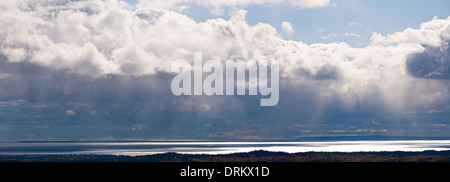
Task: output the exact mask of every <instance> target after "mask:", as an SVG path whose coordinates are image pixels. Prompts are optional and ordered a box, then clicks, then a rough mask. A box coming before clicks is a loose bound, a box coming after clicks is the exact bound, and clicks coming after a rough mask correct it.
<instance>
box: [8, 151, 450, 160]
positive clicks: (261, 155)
mask: <svg viewBox="0 0 450 182" xmlns="http://www.w3.org/2000/svg"><path fill="white" fill-rule="evenodd" d="M0 162H450V151H423V152H348V153H347V152H301V153H293V154H289V153H284V152H268V151H253V152H248V153H233V154H220V155H207V154H178V153H172V152H170V153H163V154H154V155H143V156H117V155H84V154H81V155H78V154H55V155H0Z"/></svg>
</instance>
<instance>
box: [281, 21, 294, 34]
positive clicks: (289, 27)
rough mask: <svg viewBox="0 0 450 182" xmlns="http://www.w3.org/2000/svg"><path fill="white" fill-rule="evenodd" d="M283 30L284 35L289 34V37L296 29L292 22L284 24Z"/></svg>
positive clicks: (282, 24)
mask: <svg viewBox="0 0 450 182" xmlns="http://www.w3.org/2000/svg"><path fill="white" fill-rule="evenodd" d="M281 29H283V32H284V33H287V34H289V35H290V34H293V33H294V28H292V24H291V23H290V22H286V21H284V22H282V23H281Z"/></svg>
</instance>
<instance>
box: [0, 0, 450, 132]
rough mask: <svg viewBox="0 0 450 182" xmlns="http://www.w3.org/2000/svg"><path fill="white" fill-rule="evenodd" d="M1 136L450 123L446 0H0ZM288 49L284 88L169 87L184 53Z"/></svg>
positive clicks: (259, 54) (419, 128)
mask: <svg viewBox="0 0 450 182" xmlns="http://www.w3.org/2000/svg"><path fill="white" fill-rule="evenodd" d="M0 9H1V12H2V13H1V14H0V16H1V18H0V140H155V139H211V140H226V139H241V140H251V139H257V140H280V139H281V140H284V139H286V140H289V139H296V138H301V137H316V136H371V135H382V136H439V137H450V125H449V124H450V120H449V118H450V97H449V96H450V94H449V89H450V81H449V80H450V56H449V55H450V49H449V45H448V43H449V41H450V17H449V16H450V13H449V12H450V2H448V1H444V0H436V1H419V0H418V1H406V0H397V1H387V0H380V1H368V0H341V1H339V0H316V1H313V0H241V1H238V0H230V1H224V0H217V1H208V0H129V1H122V0H120V1H118V0H106V1H89V0H81V1H69V0H47V1H36V0H22V1H14V0H13V1H2V2H0ZM194 52H201V53H202V55H203V60H204V61H206V60H209V59H215V60H219V61H220V62H221V63H225V61H226V60H243V61H257V62H259V61H261V60H278V61H279V62H280V65H279V76H280V78H279V79H280V80H279V92H280V93H279V102H278V103H277V105H275V106H272V107H261V106H260V99H261V96H260V95H248V94H247V95H226V96H219V95H213V96H207V95H192V96H188V95H181V96H176V95H174V94H173V93H172V92H171V82H172V80H173V79H174V78H175V76H176V75H177V73H174V72H172V71H171V65H172V63H173V62H174V61H177V60H187V61H188V62H189V63H193V62H194V56H193V55H194Z"/></svg>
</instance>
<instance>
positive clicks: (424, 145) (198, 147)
mask: <svg viewBox="0 0 450 182" xmlns="http://www.w3.org/2000/svg"><path fill="white" fill-rule="evenodd" d="M253 150H267V151H283V152H288V153H295V152H310V151H316V152H324V151H325V152H359V151H366V152H367V151H424V150H436V151H441V150H450V140H405V141H327V142H211V141H201V142H196V141H182V142H179V141H165V142H160V141H157V142H50V141H48V142H47V141H46V142H0V154H113V155H130V156H135V155H148V154H155V153H164V152H177V153H185V154H227V153H235V152H249V151H253Z"/></svg>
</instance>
